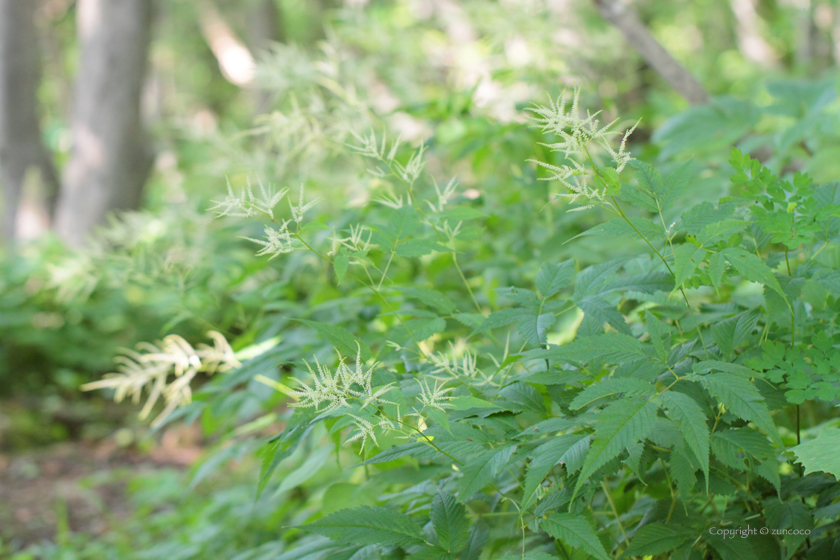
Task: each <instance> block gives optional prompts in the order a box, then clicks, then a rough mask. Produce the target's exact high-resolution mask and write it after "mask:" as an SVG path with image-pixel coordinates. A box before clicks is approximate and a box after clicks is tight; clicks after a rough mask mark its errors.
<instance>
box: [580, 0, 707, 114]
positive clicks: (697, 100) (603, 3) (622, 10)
mask: <svg viewBox="0 0 840 560" xmlns="http://www.w3.org/2000/svg"><path fill="white" fill-rule="evenodd" d="M594 2H595V5H596V6H597V7H598V11H600V12H601V15H602V16H604V19H606V20H607V21H609V22H610V23H612V24H613V25H614V26H616V27H617V28H618V30H619V31H621V34H622V35H624V38H625V40H626V41H627V42H628V43H630V45H631V46H632V47H633V48H634V49H636V50H637V51H639V54H641V55H642V58H644V59H645V62H647V63H648V64H649V65H650V67H651V68H653V69H654V70H655V71H656V72H657V73H658V74H659V75H660V76H662V77H663V78H665V81H667V82H668V83H669V84H670V85H671V87H672V88H674V89H675V90H676V91H677V93H679V94H680V95H682V96H683V97H684V98H685V99H686V100H687V101H688V102H689V103H691V104H692V105H702V104H703V103H708V102H709V94H708V93H707V92H706V90H705V88H704V87H703V85H702V84H701V83H700V82H699V81H698V80H697V78H695V77H694V76H693V75H692V74H691V72H689V71H688V70H687V69H686V68H685V67H684V66H683V65H682V64H680V63H679V62H677V60H676V59H675V58H674V57H673V56H671V53H669V52H668V51H667V50H665V47H663V46H662V45H661V44H659V41H657V40H656V39H655V38H654V36H653V35H651V33H650V31H648V28H647V27H646V26H645V24H644V23H642V20H641V19H639V16H638V14H636V12H635V11H634V10H633V9H632V8H631V7H630V6H627V5H626V4H624V3H623V2H622V1H621V0H594Z"/></svg>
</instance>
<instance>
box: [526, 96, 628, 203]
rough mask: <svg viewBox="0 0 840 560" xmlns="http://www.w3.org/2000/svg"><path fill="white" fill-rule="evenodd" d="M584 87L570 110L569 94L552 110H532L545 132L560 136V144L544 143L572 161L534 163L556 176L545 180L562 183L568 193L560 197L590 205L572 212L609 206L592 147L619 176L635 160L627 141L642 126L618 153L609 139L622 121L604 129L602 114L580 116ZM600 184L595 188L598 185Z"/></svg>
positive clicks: (625, 135)
mask: <svg viewBox="0 0 840 560" xmlns="http://www.w3.org/2000/svg"><path fill="white" fill-rule="evenodd" d="M579 101H580V88H579V87H576V88H575V89H574V91H573V94H572V105H571V107H570V108H569V109H568V110H567V104H566V92H565V91H564V92H563V93H562V94H561V95H560V97H559V98H558V99H557V100H556V101H551V102H550V103H549V105H548V107H544V106H537V107H535V108H533V109H531V112H533V113H534V114H535V115H536V116H535V117H534V118H533V121H534V122H536V123H537V124H539V125H540V127H541V128H542V130H543V132H546V133H550V134H555V135H557V136H558V137H560V141H559V142H555V143H553V144H543V145H544V146H547V147H548V148H550V149H551V150H552V151H554V152H561V153H563V155H564V156H565V157H566V159H567V160H568V163H564V164H562V165H553V164H550V163H546V162H543V161H538V160H530V161H533V162H534V163H536V164H537V165H539V166H540V167H543V168H545V169H548V170H549V171H551V172H552V173H553V175H552V176H551V177H546V178H543V179H541V180H543V181H559V182H560V184H562V185H563V186H564V187H566V188H567V189H568V192H565V193H559V194H557V195H556V196H557V197H558V198H568V199H570V201H571V202H576V201H577V200H578V199H580V198H583V199H585V200H586V201H587V202H588V203H587V204H584V206H581V207H578V208H574V209H573V210H571V211H579V210H586V209H587V208H592V207H593V206H603V205H605V204H607V203H606V195H607V188H606V185H605V184H604V182H603V181H602V180H601V177H600V176H599V175H598V171H597V169H596V168H595V163H594V161H593V159H592V154H591V152H590V149H589V146H590V145H592V146H596V147H599V148H600V149H601V150H603V151H604V152H606V153H607V154H608V155H609V156H610V158H611V159H612V161H613V163H614V165H615V167H614V169H615V171H616V172H617V173H621V171H622V170H623V169H624V167H625V166H626V165H627V164H628V163H629V162H630V161H632V160H633V158H632V157H631V156H630V153H629V152H627V151H626V144H627V138H628V137H629V136H630V134H632V133H633V131H634V130H635V129H636V126H638V124H639V123H638V122H637V123H636V124H635V125H633V127H632V128H630V129H628V130H627V131H625V133H624V136H623V137H622V139H621V143H620V144H619V147H618V151H616V150H615V149H614V148H613V147H612V145H611V144H610V140H609V137H610V136H612V135H615V134H618V132H616V131H614V130H612V129H613V127H614V126H615V124H616V123H617V122H618V119H616V120H614V121H612V122H611V123H609V124H607V125H605V126H603V127H602V126H600V121H599V120H598V119H597V118H596V117H597V116H598V115H599V114H600V111H598V112H597V113H594V114H590V113H589V112H588V111H587V113H586V117H585V118H581V116H580V107H579ZM598 182H600V185H597V184H596V185H592V184H591V183H598Z"/></svg>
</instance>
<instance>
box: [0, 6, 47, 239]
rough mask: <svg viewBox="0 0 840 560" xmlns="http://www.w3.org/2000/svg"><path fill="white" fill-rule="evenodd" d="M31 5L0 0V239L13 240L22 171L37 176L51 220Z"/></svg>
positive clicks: (36, 49)
mask: <svg viewBox="0 0 840 560" xmlns="http://www.w3.org/2000/svg"><path fill="white" fill-rule="evenodd" d="M35 7H36V2H35V0H0V182H2V184H3V198H4V200H3V218H2V230H0V237H2V238H5V239H6V240H8V241H11V240H13V239H14V236H15V231H16V225H17V211H18V205H19V203H20V198H21V193H22V191H23V184H24V180H25V178H26V174H27V171H28V170H30V169H32V168H36V169H38V170H39V172H40V175H41V184H42V185H43V186H44V187H45V188H44V191H45V192H44V195H45V198H46V200H45V202H46V205H47V211H48V213H49V214H50V215H52V210H53V207H54V200H55V193H56V191H57V180H56V174H55V169H54V168H53V164H52V161H51V159H50V156H49V154H48V153H47V150H46V149H45V148H44V145H43V143H42V142H41V127H40V124H39V122H38V82H39V80H40V58H39V53H38V37H37V33H36V31H35V22H34V13H35Z"/></svg>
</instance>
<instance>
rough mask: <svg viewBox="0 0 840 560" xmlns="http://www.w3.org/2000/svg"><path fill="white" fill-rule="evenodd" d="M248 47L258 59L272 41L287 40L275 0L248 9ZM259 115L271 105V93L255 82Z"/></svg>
mask: <svg viewBox="0 0 840 560" xmlns="http://www.w3.org/2000/svg"><path fill="white" fill-rule="evenodd" d="M246 41H247V43H248V47H249V48H250V49H251V52H252V53H254V56H255V57H256V58H257V59H260V58H261V57H262V56H263V53H264V52H265V51H267V50H268V49H269V48H270V47H271V45H272V43H282V42H285V36H284V33H283V28H282V14H281V12H280V9H279V8H278V7H277V4H276V3H275V1H274V0H259V1H258V2H256V3H255V4H253V5H252V6H251V8H250V10H249V11H248V35H247V37H246ZM251 97H252V98H253V100H254V109H255V113H256V114H257V115H261V114H263V113H265V112H266V111H267V110H268V108H269V106H270V105H271V94H270V92H267V91H265V90H262V89H260V87H259V84H258V83H255V84H254V85H253V86H252V89H251Z"/></svg>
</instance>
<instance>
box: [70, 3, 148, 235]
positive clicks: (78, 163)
mask: <svg viewBox="0 0 840 560" xmlns="http://www.w3.org/2000/svg"><path fill="white" fill-rule="evenodd" d="M151 12H152V10H151V0H79V2H78V7H77V17H78V28H79V42H80V45H81V53H80V60H79V72H78V74H77V76H76V87H75V95H74V101H73V111H72V117H71V118H72V121H71V122H72V125H71V130H72V135H73V151H72V155H71V158H70V161H69V163H68V164H67V169H66V170H65V175H64V182H63V184H62V189H61V194H60V197H59V205H58V211H57V218H56V229H57V231H58V233H59V234H60V235H61V236H62V237H63V238H64V239H65V240H66V241H67V242H69V243H71V244H75V245H78V244H81V243H82V242H83V241H84V239H85V237H86V236H87V234H88V233H90V231H91V230H92V229H93V228H94V227H95V226H96V225H98V224H101V223H102V222H103V221H104V220H105V217H106V216H107V215H108V213H109V212H110V211H112V210H116V209H130V208H136V207H137V205H138V204H139V202H140V194H141V191H142V189H143V184H144V183H145V181H146V177H147V176H148V173H149V169H150V167H151V162H152V154H151V150H150V148H149V145H148V141H147V137H146V134H145V132H144V130H143V125H142V119H141V112H140V96H141V90H142V88H143V77H144V74H145V71H146V59H147V52H148V47H149V28H150V23H151Z"/></svg>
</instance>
